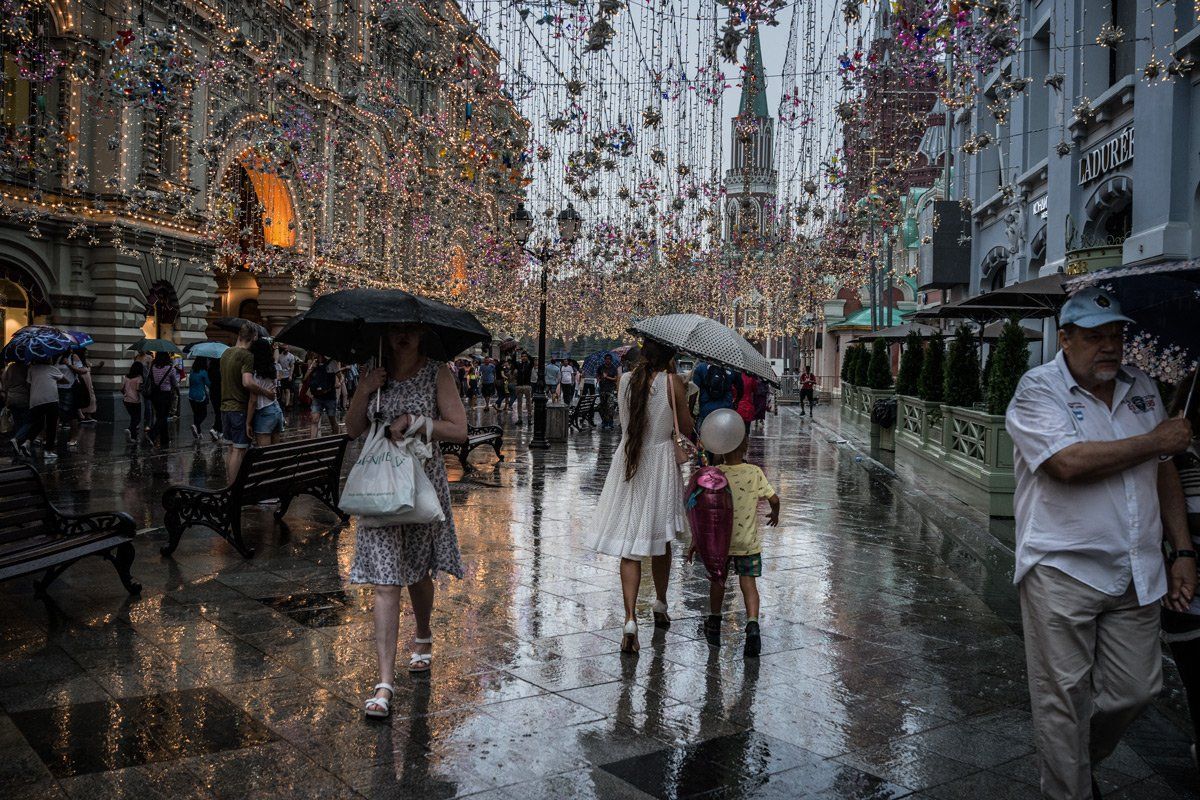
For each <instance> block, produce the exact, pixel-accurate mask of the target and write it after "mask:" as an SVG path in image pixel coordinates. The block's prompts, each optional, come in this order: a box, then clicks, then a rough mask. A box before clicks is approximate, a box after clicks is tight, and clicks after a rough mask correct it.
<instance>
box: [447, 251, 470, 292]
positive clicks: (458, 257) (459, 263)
mask: <svg viewBox="0 0 1200 800" xmlns="http://www.w3.org/2000/svg"><path fill="white" fill-rule="evenodd" d="M450 280H451V288H450V292H451V293H452V294H453V295H454V296H455V297H462V296H463V295H464V294H466V293H467V290H468V289H469V288H470V284H469V280H468V276H467V254H466V252H465V251H464V250H463V249H462V246H461V245H458V244H453V245H450Z"/></svg>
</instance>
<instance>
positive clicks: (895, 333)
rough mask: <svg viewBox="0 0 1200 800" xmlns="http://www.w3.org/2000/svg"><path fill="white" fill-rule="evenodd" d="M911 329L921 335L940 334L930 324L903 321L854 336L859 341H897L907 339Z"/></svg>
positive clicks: (940, 332)
mask: <svg viewBox="0 0 1200 800" xmlns="http://www.w3.org/2000/svg"><path fill="white" fill-rule="evenodd" d="M913 331H916V332H917V333H919V334H920V335H922V336H941V335H942V331H941V330H940V329H938V328H935V327H933V326H932V325H922V324H921V323H919V322H905V323H903V324H900V325H893V326H892V327H890V328H884V329H883V330H878V331H871V332H870V333H864V334H863V335H862V336H858V337H855V340H856V341H859V342H873V341H875V340H876V339H883V340H885V341H899V340H901V339H907V338H908V334H910V333H912V332H913Z"/></svg>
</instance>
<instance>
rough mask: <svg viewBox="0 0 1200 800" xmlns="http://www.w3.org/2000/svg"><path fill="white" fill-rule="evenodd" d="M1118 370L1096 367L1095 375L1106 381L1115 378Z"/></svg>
mask: <svg viewBox="0 0 1200 800" xmlns="http://www.w3.org/2000/svg"><path fill="white" fill-rule="evenodd" d="M1118 372H1120V370H1119V369H1098V370H1096V377H1097V378H1099V379H1100V380H1101V381H1104V382H1108V381H1111V380H1115V379H1116V377H1117V373H1118Z"/></svg>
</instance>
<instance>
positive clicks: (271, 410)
mask: <svg viewBox="0 0 1200 800" xmlns="http://www.w3.org/2000/svg"><path fill="white" fill-rule="evenodd" d="M250 355H251V356H252V357H253V359H254V372H253V380H254V384H255V385H256V386H257V387H258V388H259V389H260V390H261V391H259V392H256V393H254V394H252V395H250V397H249V399H248V400H247V402H246V436H247V438H250V437H251V435H253V438H254V443H255V444H256V445H258V446H259V447H266V446H267V445H269V444H275V443H276V442H278V441H279V437H280V435H281V434H282V433H283V409H282V408H281V407H280V405H279V400H278V397H277V393H276V389H275V386H276V381H277V380H278V373H277V372H276V369H275V358H274V354H273V353H272V351H271V345H270V343H269V342H267V341H266V340H265V339H257V340H255V341H254V343H253V344H251V345H250Z"/></svg>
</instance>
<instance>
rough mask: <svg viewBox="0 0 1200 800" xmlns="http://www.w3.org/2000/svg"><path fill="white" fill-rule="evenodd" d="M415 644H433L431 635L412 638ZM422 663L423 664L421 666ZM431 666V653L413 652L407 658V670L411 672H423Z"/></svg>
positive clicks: (427, 670) (418, 673)
mask: <svg viewBox="0 0 1200 800" xmlns="http://www.w3.org/2000/svg"><path fill="white" fill-rule="evenodd" d="M413 642H414V643H415V644H433V637H432V636H430V637H429V638H427V639H413ZM422 665H424V666H422ZM432 668H433V653H413V654H412V655H411V657H410V658H409V659H408V671H409V673H411V674H417V675H420V674H424V673H427V672H429V670H430V669H432Z"/></svg>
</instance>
